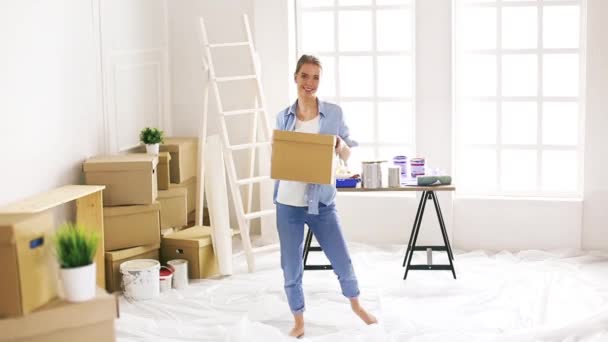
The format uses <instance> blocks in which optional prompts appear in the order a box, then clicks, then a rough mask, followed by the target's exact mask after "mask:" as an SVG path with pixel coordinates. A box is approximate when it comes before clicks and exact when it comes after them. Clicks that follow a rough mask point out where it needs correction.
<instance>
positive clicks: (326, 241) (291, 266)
mask: <svg viewBox="0 0 608 342" xmlns="http://www.w3.org/2000/svg"><path fill="white" fill-rule="evenodd" d="M304 224H307V225H308V227H309V228H310V229H311V230H312V232H313V234H314V236H315V238H316V239H317V241H318V242H319V244H320V245H321V248H322V249H323V252H325V255H326V256H327V258H328V259H329V261H330V262H331V265H332V266H333V269H334V273H335V274H336V275H337V276H338V281H339V282H340V287H341V288H342V294H343V295H344V296H345V297H347V298H355V297H358V296H359V285H358V284H357V277H356V276H355V271H354V270H353V265H352V262H351V260H350V256H349V254H348V249H347V248H346V242H345V241H344V237H343V236H342V231H341V230H340V220H339V218H338V215H337V212H336V205H335V204H331V205H329V206H326V205H324V204H319V215H311V214H308V208H307V207H293V206H290V205H285V204H281V203H277V229H278V231H279V241H280V243H281V268H282V269H283V277H284V279H285V294H287V301H288V302H289V308H290V309H291V312H293V313H294V314H297V313H301V312H303V311H304V292H303V291H302V275H303V273H304V264H303V262H302V252H303V250H304Z"/></svg>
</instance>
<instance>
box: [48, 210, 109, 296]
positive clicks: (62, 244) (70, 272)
mask: <svg viewBox="0 0 608 342" xmlns="http://www.w3.org/2000/svg"><path fill="white" fill-rule="evenodd" d="M99 239H100V237H99V234H98V233H96V232H92V231H87V230H85V229H84V228H83V227H82V226H80V225H77V224H73V223H70V222H68V223H65V224H63V225H62V226H61V227H59V229H58V230H57V233H55V238H54V245H55V254H56V256H57V261H58V262H59V266H60V267H61V269H60V273H61V279H62V282H63V289H64V295H65V298H66V299H67V300H68V301H71V302H81V301H85V300H89V299H92V298H94V297H95V287H96V286H95V279H96V269H97V268H96V265H95V253H96V252H97V247H98V245H99Z"/></svg>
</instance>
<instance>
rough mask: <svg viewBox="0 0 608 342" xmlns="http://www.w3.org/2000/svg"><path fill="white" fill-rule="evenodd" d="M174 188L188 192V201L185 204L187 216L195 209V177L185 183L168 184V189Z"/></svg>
mask: <svg viewBox="0 0 608 342" xmlns="http://www.w3.org/2000/svg"><path fill="white" fill-rule="evenodd" d="M176 188H185V189H186V190H188V200H187V203H186V204H187V205H188V214H190V213H192V212H194V210H195V209H196V208H195V207H196V177H192V178H190V179H188V180H186V181H185V182H181V183H179V184H173V183H171V184H169V189H176Z"/></svg>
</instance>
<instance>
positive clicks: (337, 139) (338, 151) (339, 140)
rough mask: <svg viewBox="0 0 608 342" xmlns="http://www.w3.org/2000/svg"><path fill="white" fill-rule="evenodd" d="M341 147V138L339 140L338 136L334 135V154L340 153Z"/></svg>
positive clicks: (342, 143) (342, 142)
mask: <svg viewBox="0 0 608 342" xmlns="http://www.w3.org/2000/svg"><path fill="white" fill-rule="evenodd" d="M343 145H344V141H342V138H340V136H339V135H336V153H340V150H342V146H343Z"/></svg>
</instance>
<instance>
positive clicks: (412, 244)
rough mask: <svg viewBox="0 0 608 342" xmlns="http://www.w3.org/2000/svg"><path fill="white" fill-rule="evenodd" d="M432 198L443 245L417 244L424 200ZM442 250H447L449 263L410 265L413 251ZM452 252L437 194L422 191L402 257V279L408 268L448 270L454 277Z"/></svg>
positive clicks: (424, 205) (424, 206) (404, 277)
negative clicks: (403, 269)
mask: <svg viewBox="0 0 608 342" xmlns="http://www.w3.org/2000/svg"><path fill="white" fill-rule="evenodd" d="M428 200H433V204H434V206H435V211H436V212H437V218H438V220H439V228H440V230H441V236H442V238H443V243H444V245H443V246H417V245H416V243H417V242H418V234H419V233H420V226H421V224H422V216H423V214H424V209H425V208H426V201H428ZM428 250H431V251H443V252H447V254H448V260H449V262H450V264H449V265H432V264H427V265H424V264H420V265H412V258H413V255H414V252H415V251H428ZM452 260H454V253H453V252H452V246H451V245H450V241H449V238H448V234H447V230H446V228H445V222H444V221H443V215H442V214H441V207H440V206H439V201H438V200H437V195H436V194H435V192H434V191H423V192H422V197H421V198H420V203H419V204H418V211H417V213H416V219H415V220H414V226H413V227H412V232H411V234H410V239H409V241H408V244H407V248H406V250H405V258H404V259H403V266H405V273H404V275H403V279H406V278H407V274H408V272H409V270H446V271H447V270H450V271H452V275H453V276H454V279H456V271H455V269H454V263H453V262H452Z"/></svg>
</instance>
